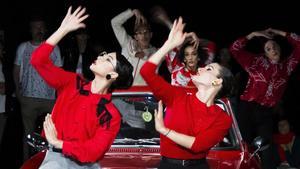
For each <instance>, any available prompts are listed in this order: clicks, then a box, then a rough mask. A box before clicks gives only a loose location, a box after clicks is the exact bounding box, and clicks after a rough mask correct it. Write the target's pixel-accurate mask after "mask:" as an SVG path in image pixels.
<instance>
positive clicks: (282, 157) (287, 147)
mask: <svg viewBox="0 0 300 169" xmlns="http://www.w3.org/2000/svg"><path fill="white" fill-rule="evenodd" d="M277 127H278V132H277V133H275V134H274V135H273V141H274V144H275V146H276V150H275V153H276V155H278V156H279V157H277V158H278V159H276V158H275V162H276V164H277V165H278V168H292V167H296V168H299V167H300V158H299V157H300V139H299V137H298V136H296V135H295V133H294V132H293V131H292V130H291V126H290V123H289V121H288V120H287V119H286V118H281V119H280V120H279V121H278V123H277Z"/></svg>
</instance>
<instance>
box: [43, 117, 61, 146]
mask: <svg viewBox="0 0 300 169" xmlns="http://www.w3.org/2000/svg"><path fill="white" fill-rule="evenodd" d="M44 132H45V136H46V139H47V141H48V143H49V144H51V145H53V146H54V147H55V148H62V141H61V140H58V139H57V131H56V128H55V125H54V123H53V121H52V117H51V115H50V114H47V115H46V117H45V121H44Z"/></svg>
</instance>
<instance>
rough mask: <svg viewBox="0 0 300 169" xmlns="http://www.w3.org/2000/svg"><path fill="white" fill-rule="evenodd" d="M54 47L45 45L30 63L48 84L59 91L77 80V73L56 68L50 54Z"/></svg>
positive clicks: (38, 50)
mask: <svg viewBox="0 0 300 169" xmlns="http://www.w3.org/2000/svg"><path fill="white" fill-rule="evenodd" d="M53 48H54V46H52V45H50V44H47V43H43V44H41V45H40V46H39V47H38V48H37V49H36V50H35V51H34V52H33V53H32V56H31V60H30V63H31V64H32V66H33V67H34V68H35V69H36V71H37V72H38V73H39V74H40V76H41V77H42V78H43V79H44V80H45V81H46V83H47V84H48V85H50V86H52V87H54V88H55V89H59V88H60V87H63V86H64V85H66V84H68V83H69V82H70V81H71V80H75V76H76V74H75V73H71V72H66V71H64V70H63V69H61V68H59V67H56V66H55V65H54V64H53V62H52V60H51V59H50V54H51V52H52V50H53Z"/></svg>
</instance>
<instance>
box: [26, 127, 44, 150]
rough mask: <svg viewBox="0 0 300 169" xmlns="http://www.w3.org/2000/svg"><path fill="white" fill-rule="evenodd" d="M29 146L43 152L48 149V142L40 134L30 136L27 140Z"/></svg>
mask: <svg viewBox="0 0 300 169" xmlns="http://www.w3.org/2000/svg"><path fill="white" fill-rule="evenodd" d="M26 139H27V140H26V142H27V144H29V145H30V146H31V147H33V148H34V150H36V151H38V152H39V151H43V150H46V149H47V148H48V142H47V140H46V139H44V138H43V137H42V136H41V135H39V134H38V133H35V132H34V133H32V134H28V135H27V138H26Z"/></svg>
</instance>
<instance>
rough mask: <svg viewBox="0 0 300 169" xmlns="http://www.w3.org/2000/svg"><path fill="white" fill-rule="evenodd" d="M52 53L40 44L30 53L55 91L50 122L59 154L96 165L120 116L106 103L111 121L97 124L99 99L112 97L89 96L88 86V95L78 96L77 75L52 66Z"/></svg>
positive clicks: (86, 88)
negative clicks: (53, 126)
mask: <svg viewBox="0 0 300 169" xmlns="http://www.w3.org/2000/svg"><path fill="white" fill-rule="evenodd" d="M52 50H53V46H51V45H50V44H46V43H45V44H42V45H41V46H40V47H39V48H37V49H36V50H35V51H34V53H33V54H32V58H31V64H32V65H33V66H34V68H35V69H36V70H37V72H38V73H39V74H40V75H41V76H42V77H43V79H44V80H45V81H46V82H47V84H49V85H50V86H52V87H54V88H55V89H56V90H57V93H58V98H57V100H56V103H55V106H54V108H53V110H52V120H53V122H54V124H55V127H56V130H57V137H58V139H60V140H63V148H62V152H63V154H64V155H66V156H70V157H72V158H74V159H76V160H78V161H80V162H83V163H86V162H96V161H98V160H100V159H102V158H103V156H104V154H105V152H106V151H107V150H108V149H109V148H110V146H111V144H112V143H113V140H114V139H115V137H116V135H117V133H118V131H119V129H120V122H121V116H120V113H119V111H118V110H117V108H116V107H115V106H114V105H113V103H112V102H110V103H108V104H106V109H107V110H108V111H109V112H110V114H111V115H112V119H111V121H110V125H109V127H107V126H106V125H103V126H102V125H100V123H99V117H101V116H99V117H97V104H98V102H99V100H100V99H101V98H105V99H107V100H111V94H106V95H100V94H93V93H91V92H90V89H91V83H88V84H86V85H85V86H84V88H83V89H84V90H86V91H88V95H82V94H80V93H79V89H78V84H77V79H76V77H77V76H78V75H77V74H75V73H71V72H67V71H64V70H63V69H61V68H58V67H56V66H54V65H53V63H52V61H51V60H50V59H49V55H50V53H51V51H52Z"/></svg>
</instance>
